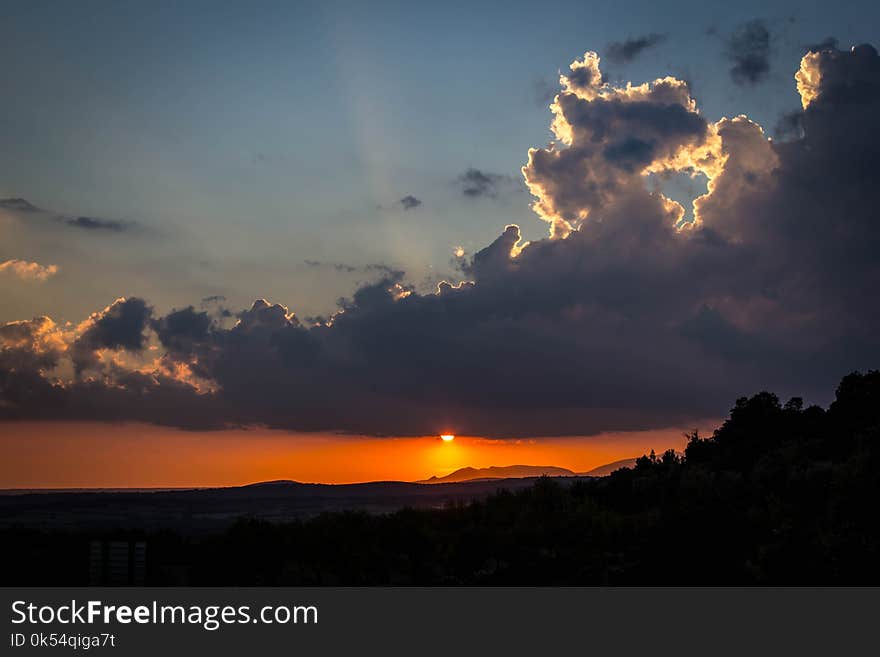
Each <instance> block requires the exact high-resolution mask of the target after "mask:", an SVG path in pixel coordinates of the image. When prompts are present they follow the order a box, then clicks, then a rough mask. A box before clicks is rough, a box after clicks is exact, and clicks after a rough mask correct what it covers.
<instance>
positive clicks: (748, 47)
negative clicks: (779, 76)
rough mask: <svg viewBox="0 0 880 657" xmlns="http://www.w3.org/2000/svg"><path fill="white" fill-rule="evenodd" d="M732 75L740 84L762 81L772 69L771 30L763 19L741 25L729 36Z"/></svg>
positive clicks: (728, 53)
mask: <svg viewBox="0 0 880 657" xmlns="http://www.w3.org/2000/svg"><path fill="white" fill-rule="evenodd" d="M726 45H727V50H726V55H727V57H728V59H730V61H731V62H733V66H732V67H731V68H730V77H731V78H732V79H733V81H734V82H735V83H736V84H739V85H754V84H758V83H759V82H761V81H762V80H763V79H764V78H765V77H767V73H768V72H769V71H770V30H769V29H768V28H767V26H766V25H765V24H764V22H763V21H761V20H757V19H756V20H753V21H749V22H748V23H745V24H744V25H742V26H740V27H739V28H738V29H737V30H736V31H734V32H733V34H731V35H730V36H729V37H728V38H727V44H726Z"/></svg>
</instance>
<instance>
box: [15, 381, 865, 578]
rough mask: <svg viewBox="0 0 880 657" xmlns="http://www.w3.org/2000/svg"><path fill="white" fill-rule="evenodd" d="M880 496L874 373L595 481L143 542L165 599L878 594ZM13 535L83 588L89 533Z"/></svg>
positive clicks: (734, 421) (34, 574)
mask: <svg viewBox="0 0 880 657" xmlns="http://www.w3.org/2000/svg"><path fill="white" fill-rule="evenodd" d="M878 500H880V372H877V371H871V372H868V373H867V374H851V375H849V376H847V377H846V378H844V379H843V381H842V382H841V383H840V386H839V387H838V390H837V395H836V400H835V401H834V402H833V404H832V405H831V406H830V408H829V409H828V410H823V409H822V408H819V407H816V406H811V407H809V408H804V407H803V404H802V402H801V400H799V399H792V400H789V401H788V402H786V403H785V404H783V403H781V402H780V400H779V399H778V398H777V397H776V396H775V395H773V394H770V393H760V394H757V395H755V396H753V397H750V398H742V399H739V400H737V402H736V405H735V406H734V408H733V409H732V410H731V413H730V417H729V418H728V419H727V420H726V421H725V422H724V424H723V425H722V426H721V427H720V428H719V429H717V430H716V431H715V432H714V434H713V435H712V436H711V437H708V438H702V437H700V436H699V435H697V434H696V433H694V434H693V435H691V436H690V440H689V443H688V445H687V448H686V450H685V452H684V454H683V455H681V456H679V455H676V454H675V453H674V452H671V451H670V452H666V453H665V454H662V455H660V456H656V455H654V454H651V455H648V456H644V457H642V458H640V459H639V460H638V462H637V464H636V466H635V467H634V468H631V469H623V470H618V471H617V472H615V473H613V474H611V475H610V476H608V477H604V478H601V479H596V480H592V481H575V482H568V481H566V480H564V479H549V478H543V479H540V480H538V481H537V483H536V484H535V485H534V486H533V487H532V488H528V489H525V490H521V491H518V492H516V493H510V492H503V491H502V492H499V493H497V494H495V495H493V496H491V497H489V498H487V499H485V500H482V501H478V502H473V503H469V504H466V505H461V506H456V507H452V508H446V509H436V510H411V509H405V510H401V511H398V512H396V513H392V514H389V515H369V514H365V513H328V514H324V515H321V516H318V517H316V518H313V519H310V520H305V521H300V522H291V523H284V524H272V523H268V522H262V521H254V520H241V521H239V522H237V523H236V524H234V525H233V526H232V527H231V528H230V529H229V530H228V531H226V532H225V533H223V534H216V535H211V536H202V537H187V536H182V535H178V534H174V533H170V532H164V533H162V532H160V533H152V534H148V535H145V534H141V535H138V536H137V537H138V538H145V539H146V540H147V541H148V545H149V556H148V573H147V581H148V583H150V584H156V585H161V584H191V585H221V584H228V585H282V584H286V585H377V584H382V585H411V584H420V585H462V584H465V585H467V584H479V585H507V584H534V585H575V584H617V585H628V584H869V583H870V584H880V513H878V509H877V503H878ZM3 534H4V535H3V536H0V540H2V541H3V542H4V543H5V544H6V545H7V546H8V545H9V542H10V541H16V542H17V544H18V545H19V546H20V547H21V548H22V551H21V552H22V553H24V552H25V551H26V550H28V549H30V550H31V551H32V552H33V553H34V554H43V555H44V556H47V555H49V554H52V553H56V552H58V553H59V554H58V556H56V557H55V561H54V566H52V567H51V569H50V570H51V571H50V570H46V569H45V568H44V569H43V570H42V571H40V570H39V568H38V567H37V565H36V563H33V564H31V569H30V570H28V569H24V570H19V571H18V572H19V576H18V577H17V578H14V579H20V580H24V581H22V582H21V583H26V584H31V583H52V584H59V583H83V582H81V581H71V579H72V578H74V575H73V572H74V571H71V570H69V569H68V568H67V566H65V563H64V557H63V551H62V552H59V550H58V547H59V546H60V545H62V544H63V545H66V546H67V548H68V551H70V550H74V551H75V550H82V549H84V548H83V547H82V538H81V537H77V536H76V534H65V535H63V536H59V535H56V536H55V537H54V539H55V540H56V541H57V543H56V545H55V547H54V548H53V547H52V543H51V542H49V541H47V540H46V539H47V535H45V534H41V533H39V532H25V531H20V532H18V533H17V534H16V535H14V536H13V535H11V534H10V532H3ZM133 537H134V536H133ZM78 540H79V542H77V541H78ZM28 546H29V547H28ZM24 558H25V559H26V558H27V557H24ZM40 561H41V562H43V563H45V560H42V559H41V560H40ZM70 561H71V563H72V562H73V561H74V559H73V558H70ZM34 569H36V570H34ZM7 574H9V575H11V573H9V572H8V571H7ZM77 577H78V575H77ZM37 578H39V579H44V580H45V581H43V582H38V581H36V580H37Z"/></svg>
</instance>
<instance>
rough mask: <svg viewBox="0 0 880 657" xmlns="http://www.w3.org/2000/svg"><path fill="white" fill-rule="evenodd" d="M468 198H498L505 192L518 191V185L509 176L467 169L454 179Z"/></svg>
mask: <svg viewBox="0 0 880 657" xmlns="http://www.w3.org/2000/svg"><path fill="white" fill-rule="evenodd" d="M455 182H456V185H457V186H458V187H459V188H460V189H461V193H462V194H463V195H464V196H466V197H468V198H498V196H499V194H501V193H502V192H505V191H518V190H519V189H520V188H521V187H520V183H519V182H518V181H516V180H515V179H514V178H512V177H511V176H506V175H503V174H500V173H490V172H488V171H481V170H479V169H474V168H469V169H467V170H466V171H465V172H464V173H462V174H460V175H459V176H458V177H457V178H456V179H455Z"/></svg>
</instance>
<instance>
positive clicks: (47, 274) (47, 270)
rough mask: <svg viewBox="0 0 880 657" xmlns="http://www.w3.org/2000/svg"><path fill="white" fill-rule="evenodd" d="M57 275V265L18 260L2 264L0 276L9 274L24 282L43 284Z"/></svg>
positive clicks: (0, 263) (0, 265)
mask: <svg viewBox="0 0 880 657" xmlns="http://www.w3.org/2000/svg"><path fill="white" fill-rule="evenodd" d="M57 273H58V266H57V265H41V264H40V263H38V262H28V261H27V260H16V259H13V260H5V261H3V262H0V274H9V275H12V276H15V277H16V278H18V279H21V280H23V281H36V282H38V283H42V282H44V281H46V280H48V279H50V278H51V277H52V276H54V275H55V274H57Z"/></svg>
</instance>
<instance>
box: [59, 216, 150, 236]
mask: <svg viewBox="0 0 880 657" xmlns="http://www.w3.org/2000/svg"><path fill="white" fill-rule="evenodd" d="M62 221H63V222H64V223H65V224H67V225H68V226H73V227H74V228H82V229H83V230H106V231H111V232H114V233H121V232H123V231H125V230H129V229H131V228H132V227H133V225H134V224H132V223H131V222H127V221H120V220H118V219H96V218H95V217H65V218H63V219H62Z"/></svg>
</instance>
